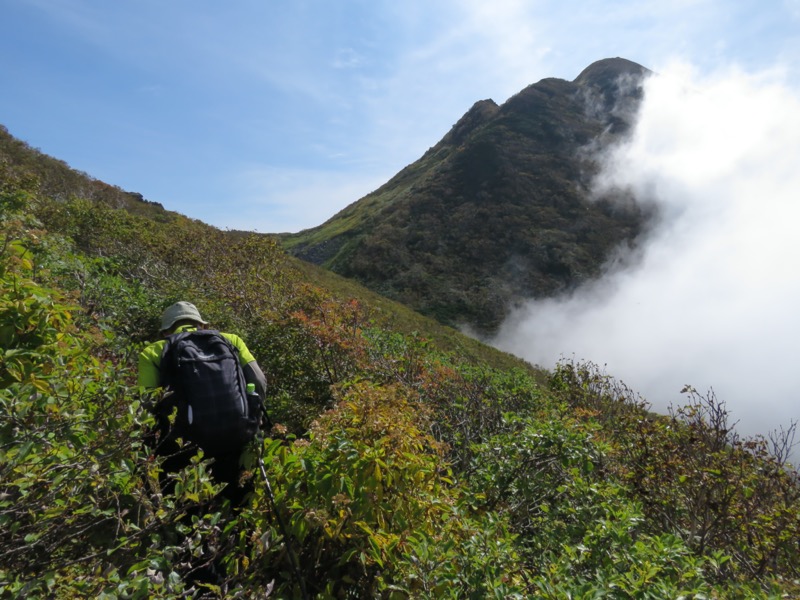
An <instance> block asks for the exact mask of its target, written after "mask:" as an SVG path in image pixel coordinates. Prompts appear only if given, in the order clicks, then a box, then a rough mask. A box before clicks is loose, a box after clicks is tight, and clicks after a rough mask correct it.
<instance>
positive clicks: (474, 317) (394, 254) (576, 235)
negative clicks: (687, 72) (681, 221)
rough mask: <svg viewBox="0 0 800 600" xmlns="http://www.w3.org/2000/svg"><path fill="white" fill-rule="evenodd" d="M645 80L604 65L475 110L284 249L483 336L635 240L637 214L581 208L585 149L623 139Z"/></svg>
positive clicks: (592, 204) (625, 66)
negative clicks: (513, 311)
mask: <svg viewBox="0 0 800 600" xmlns="http://www.w3.org/2000/svg"><path fill="white" fill-rule="evenodd" d="M649 73H650V71H649V70H648V69H646V68H645V67H643V66H641V65H638V64H636V63H634V62H631V61H629V60H626V59H623V58H609V59H604V60H600V61H597V62H595V63H593V64H591V65H589V66H588V67H587V68H586V69H584V70H583V71H582V72H581V73H580V74H579V75H578V77H576V78H575V79H574V80H573V81H571V82H570V81H565V80H562V79H556V78H548V79H543V80H542V81H539V82H538V83H535V84H532V85H530V86H528V87H526V88H525V89H523V90H522V91H520V92H519V93H517V94H516V95H514V96H513V97H511V98H510V99H508V101H506V102H505V103H504V104H503V105H501V106H498V105H497V104H496V103H495V102H494V101H492V100H488V99H486V100H480V101H478V102H476V103H475V104H474V105H473V106H472V107H471V108H470V109H469V110H468V111H467V112H466V113H465V114H464V115H463V116H462V117H461V118H460V119H459V120H458V121H457V122H456V124H455V125H454V126H453V127H452V128H451V130H450V131H449V132H448V133H447V134H446V135H445V136H444V137H443V138H442V139H441V141H439V142H438V143H437V144H436V145H434V146H433V147H432V148H430V149H429V150H428V151H427V152H426V153H425V154H424V155H423V156H422V157H421V158H420V159H419V160H417V161H416V162H414V163H413V164H411V165H409V166H407V167H406V168H404V169H403V170H401V171H400V172H399V173H398V174H397V175H395V176H394V177H393V178H392V179H391V180H389V181H388V182H387V183H386V184H385V185H383V186H382V187H381V188H379V189H378V190H376V191H375V192H373V193H371V194H369V195H367V196H365V197H364V198H362V199H360V200H358V201H357V202H354V203H353V204H351V205H350V206H348V207H347V208H345V209H344V210H342V211H341V212H339V213H338V214H337V215H335V216H334V217H333V218H331V219H330V220H328V221H327V222H325V223H323V224H322V225H320V226H319V227H315V228H313V229H309V230H306V231H302V232H300V233H297V234H292V235H286V236H283V238H282V240H283V243H284V244H285V246H286V247H287V248H288V249H289V250H290V251H291V252H292V253H294V254H295V255H296V256H298V257H300V258H303V259H305V260H308V261H310V262H313V263H316V264H320V265H323V266H325V267H326V268H329V269H331V270H333V271H335V272H337V273H339V274H341V275H344V276H346V277H351V278H354V279H357V280H358V281H360V282H361V283H363V284H365V285H366V286H368V287H370V288H372V289H374V290H376V291H378V292H380V293H382V294H385V295H386V296H389V297H390V298H393V299H395V300H398V301H400V302H403V303H405V304H407V305H409V306H411V307H413V308H415V309H416V310H419V311H420V312H422V313H423V314H427V315H429V316H433V317H435V318H437V319H438V320H440V321H441V322H443V323H445V324H448V325H456V326H462V325H466V326H469V327H470V328H472V329H474V330H476V331H477V332H479V333H483V334H491V333H492V332H493V331H494V330H495V329H496V328H497V327H498V326H499V324H500V323H501V322H502V320H503V318H504V317H505V316H506V315H507V313H508V310H509V309H510V308H511V307H513V306H514V305H515V304H517V303H519V302H521V301H522V300H524V299H527V298H532V297H546V296H551V295H554V294H558V293H562V292H564V291H566V290H569V289H571V288H574V287H575V286H577V285H578V284H580V283H581V282H583V281H586V280H587V279H590V278H592V277H595V276H597V275H598V273H599V272H600V269H601V266H602V264H603V263H604V261H605V260H606V259H607V258H608V256H609V254H610V253H611V251H612V250H613V249H614V248H615V247H616V246H617V245H619V244H620V243H622V242H630V241H633V240H635V239H636V237H637V235H639V234H640V233H641V231H642V230H643V227H644V226H645V223H646V215H644V214H643V213H642V212H641V211H640V210H639V209H638V208H636V207H635V206H631V205H630V203H629V204H628V205H627V207H626V208H623V207H622V206H623V205H621V204H619V205H618V204H615V203H614V202H613V201H612V200H613V199H611V198H606V199H604V200H600V201H590V200H589V198H588V186H589V184H590V181H591V177H592V175H593V174H594V173H595V172H596V169H597V166H596V164H595V162H594V160H593V153H592V152H589V151H588V149H589V148H592V151H593V152H596V151H598V150H601V149H602V148H604V147H606V146H607V145H608V144H609V143H612V142H613V141H615V140H617V139H619V137H620V136H622V135H624V134H625V133H626V132H627V131H628V130H629V128H630V126H631V123H632V118H633V116H634V115H635V112H636V109H637V107H638V103H639V101H640V99H641V94H642V89H641V85H642V80H643V78H644V77H646V76H647V75H648V74H649Z"/></svg>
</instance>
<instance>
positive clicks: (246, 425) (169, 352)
mask: <svg viewBox="0 0 800 600" xmlns="http://www.w3.org/2000/svg"><path fill="white" fill-rule="evenodd" d="M161 376H162V385H163V387H168V388H169V389H170V390H172V391H173V392H174V394H175V396H174V403H175V405H176V406H177V407H178V413H177V416H176V419H175V426H174V431H173V433H174V434H175V435H176V436H179V437H183V438H185V439H186V440H188V441H190V442H193V443H195V444H197V445H198V446H200V448H202V449H203V451H204V452H205V453H206V454H207V455H209V456H218V455H220V454H225V453H229V452H236V451H240V450H241V449H242V448H243V447H244V446H245V444H247V443H248V442H249V441H250V440H251V439H253V437H254V436H255V434H256V433H257V431H258V424H259V419H260V415H259V414H258V412H259V410H258V409H259V406H258V404H257V403H256V402H253V401H252V400H250V399H248V395H247V386H246V383H245V378H244V372H243V371H242V367H241V364H240V363H239V356H238V351H237V350H236V348H234V346H233V344H231V343H230V342H229V341H228V340H227V339H226V338H225V337H224V336H223V335H222V334H221V333H220V332H219V331H214V330H210V329H199V330H195V331H183V332H179V333H173V334H172V335H170V336H168V337H167V343H166V345H165V346H164V349H163V351H162V352H161Z"/></svg>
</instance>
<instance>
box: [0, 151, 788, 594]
mask: <svg viewBox="0 0 800 600" xmlns="http://www.w3.org/2000/svg"><path fill="white" fill-rule="evenodd" d="M27 156H28V158H29V159H30V160H33V161H34V162H38V161H40V160H41V161H44V163H43V164H41V165H38V166H36V168H31V167H30V166H28V165H25V164H23V163H22V162H19V161H18V162H16V163H11V162H9V161H7V160H0V231H1V232H2V237H0V597H2V598H48V599H49V598H55V599H62V598H63V599H70V600H71V599H73V598H108V599H111V598H132V599H145V598H147V599H177V598H302V599H304V600H305V599H306V598H316V599H331V600H333V599H337V598H358V599H364V600H366V599H372V598H381V599H389V600H411V599H430V600H433V599H438V598H543V599H546V600H561V599H563V598H600V597H604V598H620V599H628V598H630V599H634V598H636V599H644V598H679V597H685V598H698V599H699V598H753V599H757V600H761V599H766V598H779V597H797V594H798V592H800V590H798V587H797V584H796V581H797V579H798V578H800V561H799V560H798V548H797V540H798V539H799V538H800V485H799V484H798V476H797V473H796V472H794V471H792V470H791V469H790V467H789V465H787V464H786V461H785V458H786V450H787V448H788V446H787V444H786V442H787V441H789V440H790V437H785V438H783V443H781V440H780V439H776V440H763V439H756V440H740V439H738V438H737V437H736V435H735V434H734V432H733V431H732V428H731V427H730V426H729V425H728V423H727V422H726V419H725V413H724V408H723V407H722V406H721V405H720V404H719V403H718V402H717V401H716V399H715V398H713V397H703V396H701V395H699V394H697V393H696V392H692V391H690V392H689V403H688V405H687V406H686V407H684V408H680V409H676V411H675V412H674V414H672V415H669V416H656V415H653V414H651V413H649V412H648V411H647V406H646V404H645V403H644V402H643V401H642V400H641V399H640V398H638V397H637V396H636V394H635V393H633V392H632V391H630V390H628V389H627V388H625V386H624V385H622V384H620V383H618V382H616V381H614V380H613V379H612V378H610V377H609V376H607V375H605V374H603V373H602V372H600V371H599V370H598V369H597V368H596V367H594V366H593V365H582V364H573V363H564V364H561V365H559V366H558V367H557V368H556V369H555V371H554V372H552V373H541V372H536V371H533V370H532V369H530V368H529V367H527V366H526V365H524V364H523V363H519V362H516V363H515V362H514V361H513V360H512V359H511V357H508V356H502V357H500V358H497V357H498V356H500V355H498V354H497V353H493V352H492V351H491V350H490V349H488V348H484V349H483V350H480V347H479V345H477V344H476V343H475V342H472V341H469V340H467V339H466V338H463V337H462V336H459V335H458V334H457V333H456V332H455V331H446V330H445V329H444V328H442V327H440V326H438V325H435V324H433V323H432V322H431V321H430V320H428V319H424V318H422V317H420V316H419V315H415V314H414V313H412V312H411V311H409V310H408V309H404V308H401V307H399V306H397V305H396V304H392V303H390V302H386V301H382V300H380V298H378V297H376V296H371V295H370V294H368V293H365V294H364V296H363V300H361V301H359V300H358V299H357V298H354V297H353V296H351V295H349V293H348V292H347V290H356V289H358V288H357V287H356V286H353V285H352V284H349V285H351V287H349V288H347V287H345V285H344V283H343V281H342V280H341V278H338V277H335V276H334V275H332V274H330V273H326V274H325V275H326V276H325V277H319V276H320V273H321V272H320V271H319V270H318V269H315V268H313V267H311V266H310V265H301V266H303V267H304V268H303V269H298V268H296V267H297V264H298V263H297V261H295V260H292V259H290V258H289V257H287V256H286V254H285V253H284V252H283V251H282V250H281V249H280V248H279V247H278V246H277V244H276V243H275V242H274V240H272V239H270V238H269V237H267V236H258V235H249V236H247V235H242V234H239V235H230V234H229V233H227V232H222V231H219V230H217V229H215V228H213V227H210V226H208V225H205V224H203V223H199V222H197V221H193V220H191V219H187V218H185V217H182V216H180V215H175V214H165V213H163V212H161V211H160V210H159V209H158V207H152V208H151V209H150V210H148V211H141V210H139V209H140V208H141V207H140V206H134V207H125V208H116V207H115V205H114V203H113V202H107V201H105V200H100V199H97V198H94V199H91V198H86V197H81V195H80V194H81V189H83V188H82V187H81V186H83V185H84V184H86V183H87V182H86V181H83V180H82V176H81V175H80V174H75V173H65V174H66V175H68V176H70V177H75V179H74V181H75V182H77V183H78V184H79V186H78V187H76V188H71V189H70V188H69V187H67V188H64V192H65V193H64V194H63V195H59V196H57V197H54V196H52V195H49V193H44V192H42V190H43V189H48V188H47V185H46V184H45V182H43V181H42V180H41V178H40V176H39V175H37V173H39V172H40V171H39V169H45V170H47V164H49V163H47V160H49V159H46V157H42V156H38V157H37V155H36V154H35V153H33V154H28V155H27ZM89 182H90V181H89ZM89 189H91V186H90V188H89ZM123 206H124V204H123ZM151 211H152V212H153V213H154V214H153V215H152V216H151V215H149V214H148V213H149V212H151ZM187 298H188V299H191V300H193V301H194V302H195V303H196V304H197V305H198V307H199V308H200V310H201V312H202V314H203V315H204V317H205V318H207V319H209V320H210V321H211V322H212V324H213V325H214V326H218V327H220V328H223V329H226V330H231V331H235V332H237V333H239V334H240V335H242V336H243V338H244V339H245V340H246V341H247V344H248V346H249V347H250V348H251V350H252V351H253V352H254V354H255V356H256V358H257V359H258V361H259V364H261V365H262V367H263V368H264V370H265V372H266V373H267V375H268V379H269V386H268V392H267V401H268V407H269V412H270V414H271V417H272V420H273V421H274V422H275V423H276V425H275V426H274V427H273V428H272V429H271V430H270V431H266V432H264V435H263V438H260V439H257V440H254V441H253V443H252V445H251V446H250V447H249V448H248V449H247V451H246V452H245V453H244V456H243V463H244V466H245V471H244V473H243V478H244V480H245V482H249V485H251V486H252V493H251V494H250V495H249V496H248V497H247V499H246V502H244V504H243V505H241V506H238V507H235V508H234V507H231V506H230V504H229V503H228V502H227V501H226V500H225V499H224V496H221V495H220V492H221V491H222V489H221V485H220V484H219V483H215V482H214V480H213V479H212V478H211V477H210V476H209V461H208V460H205V459H204V458H203V457H201V456H197V457H196V460H195V462H194V463H193V464H191V465H189V466H187V467H185V468H183V469H181V470H180V471H178V472H174V473H171V474H169V475H167V474H165V473H164V457H163V456H161V457H158V456H154V454H153V449H152V447H151V445H150V444H149V441H148V440H149V439H150V438H149V437H148V436H147V432H148V431H150V430H151V429H152V427H153V426H154V418H153V416H152V414H151V413H150V411H149V410H148V409H149V408H151V407H152V406H153V405H154V403H156V402H157V401H158V400H159V399H160V398H161V392H160V391H158V390H156V391H145V390H141V389H139V388H138V387H137V386H136V385H135V382H136V363H137V354H138V351H139V350H140V349H141V348H142V347H143V344H144V343H145V342H146V341H147V340H150V339H152V338H153V336H154V334H155V331H156V330H157V329H158V323H159V314H160V312H161V311H162V310H163V309H164V308H165V307H166V306H168V305H169V304H171V303H172V302H174V301H175V300H178V299H187ZM373 301H375V303H373ZM460 340H463V343H462V342H461V341H460ZM490 361H492V362H493V363H494V364H490ZM167 485H169V486H170V488H171V491H168V489H169V488H167Z"/></svg>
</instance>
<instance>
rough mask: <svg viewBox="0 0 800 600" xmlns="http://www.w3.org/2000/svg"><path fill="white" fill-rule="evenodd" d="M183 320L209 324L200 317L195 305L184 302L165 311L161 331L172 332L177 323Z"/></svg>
mask: <svg viewBox="0 0 800 600" xmlns="http://www.w3.org/2000/svg"><path fill="white" fill-rule="evenodd" d="M183 319H191V320H192V321H196V322H197V323H199V324H201V325H207V324H208V323H207V322H206V321H204V320H203V317H201V316H200V311H198V310H197V307H196V306H195V305H194V304H192V303H191V302H185V301H183V300H182V301H180V302H176V303H175V304H173V305H172V306H170V307H169V308H168V309H167V310H165V311H164V314H163V315H161V331H168V330H170V329H171V328H172V326H173V325H174V324H175V323H177V322H178V321H182V320H183Z"/></svg>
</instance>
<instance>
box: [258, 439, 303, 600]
mask: <svg viewBox="0 0 800 600" xmlns="http://www.w3.org/2000/svg"><path fill="white" fill-rule="evenodd" d="M258 467H259V469H260V470H261V475H262V476H263V477H264V483H265V485H266V488H267V498H268V499H269V504H270V510H271V511H272V513H273V514H274V515H275V518H276V519H277V521H278V528H279V529H280V530H281V535H282V536H283V540H284V543H285V544H286V552H287V554H289V562H290V563H291V565H292V571H293V572H294V576H295V578H296V579H297V583H298V584H300V594H301V596H302V597H303V600H309V596H308V592H307V591H306V583H305V580H304V579H303V576H302V574H301V573H300V565H299V563H298V562H297V556H296V555H295V553H294V549H293V548H292V543H291V541H290V538H289V530H288V529H287V528H286V524H285V523H284V522H283V519H282V518H281V514H280V513H279V512H278V505H277V504H276V503H275V494H273V493H272V485H271V484H270V482H269V477H267V469H266V467H265V466H264V443H263V440H259V445H258Z"/></svg>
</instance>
